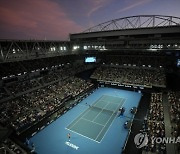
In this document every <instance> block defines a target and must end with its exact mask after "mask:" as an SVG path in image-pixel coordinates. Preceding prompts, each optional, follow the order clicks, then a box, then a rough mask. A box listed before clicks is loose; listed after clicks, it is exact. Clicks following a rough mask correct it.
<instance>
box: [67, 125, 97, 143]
mask: <svg viewBox="0 0 180 154" xmlns="http://www.w3.org/2000/svg"><path fill="white" fill-rule="evenodd" d="M65 129H67V130H69V131H71V132H73V133H75V134H78V135H80V136H83V137H85V138H87V139H89V140H92V141H94V142H97V143H100V142H98V141H96V140H94V139H92V138H89V137H87V136H84V135H82V134H80V133H78V132H75V131H73V130H71V129H68V128H65Z"/></svg>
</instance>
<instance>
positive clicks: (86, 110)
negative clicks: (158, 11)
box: [67, 108, 90, 129]
mask: <svg viewBox="0 0 180 154" xmlns="http://www.w3.org/2000/svg"><path fill="white" fill-rule="evenodd" d="M87 110H89V108H88V109H86V110H85V111H83V112H82V113H81V114H80V115H78V116H77V117H76V118H75V119H73V120H72V121H71V123H69V125H71V124H72V123H73V122H74V121H75V120H76V119H78V118H79V117H80V116H81V115H82V114H83V113H85V114H87V113H88V112H89V111H90V110H89V111H88V112H87ZM86 112H87V113H86ZM83 116H84V115H83ZM83 116H82V117H83ZM80 119H81V117H80V118H79V119H78V120H77V121H76V122H75V124H76V123H77V122H78V121H79V120H80ZM75 124H73V125H72V126H71V127H73V126H74V125H75ZM69 125H68V126H69ZM68 126H67V127H68ZM71 127H70V128H71ZM70 128H69V129H70Z"/></svg>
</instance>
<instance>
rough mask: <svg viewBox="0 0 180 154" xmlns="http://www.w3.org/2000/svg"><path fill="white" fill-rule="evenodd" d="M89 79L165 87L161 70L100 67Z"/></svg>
mask: <svg viewBox="0 0 180 154" xmlns="http://www.w3.org/2000/svg"><path fill="white" fill-rule="evenodd" d="M91 78H95V79H97V80H102V81H110V82H117V83H119V84H124V85H134V86H144V87H152V86H157V87H165V85H166V77H165V74H164V71H163V70H162V69H150V68H143V67H141V68H139V67H115V66H114V67H113V66H100V67H99V68H97V69H96V70H95V72H94V73H93V74H92V76H91Z"/></svg>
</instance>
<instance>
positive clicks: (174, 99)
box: [168, 91, 180, 151]
mask: <svg viewBox="0 0 180 154" xmlns="http://www.w3.org/2000/svg"><path fill="white" fill-rule="evenodd" d="M168 101H169V103H170V120H171V125H172V129H171V130H172V132H171V134H172V136H174V137H178V136H180V91H177V92H169V93H168ZM177 146H178V151H180V145H179V144H178V145H177Z"/></svg>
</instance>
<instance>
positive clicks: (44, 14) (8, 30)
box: [0, 0, 180, 40]
mask: <svg viewBox="0 0 180 154" xmlns="http://www.w3.org/2000/svg"><path fill="white" fill-rule="evenodd" d="M143 14H145V15H151V14H155V15H170V16H171V15H172V16H177V17H180V0H0V39H47V40H67V39H68V37H69V33H77V32H81V31H84V30H86V29H88V28H90V27H92V26H95V25H97V24H99V23H102V22H105V21H108V20H112V19H116V18H121V17H126V16H131V15H143Z"/></svg>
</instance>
